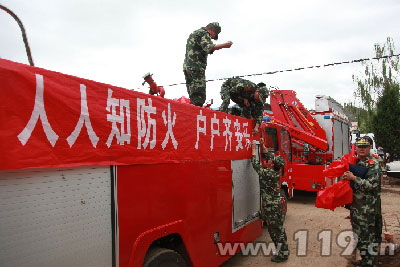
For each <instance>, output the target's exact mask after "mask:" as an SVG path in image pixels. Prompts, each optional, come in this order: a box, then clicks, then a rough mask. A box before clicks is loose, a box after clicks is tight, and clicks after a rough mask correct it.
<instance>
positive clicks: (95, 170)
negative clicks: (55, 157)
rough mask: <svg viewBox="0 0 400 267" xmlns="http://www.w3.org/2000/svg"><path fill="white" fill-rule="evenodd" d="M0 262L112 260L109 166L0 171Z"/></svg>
mask: <svg viewBox="0 0 400 267" xmlns="http://www.w3.org/2000/svg"><path fill="white" fill-rule="evenodd" d="M0 199H1V201H0V266H42V267H43V266H52V267H53V266H112V231H111V230H112V229H111V228H112V226H111V225H112V224H111V173H110V167H109V166H92V167H88V166H85V167H74V168H58V169H28V170H13V171H0Z"/></svg>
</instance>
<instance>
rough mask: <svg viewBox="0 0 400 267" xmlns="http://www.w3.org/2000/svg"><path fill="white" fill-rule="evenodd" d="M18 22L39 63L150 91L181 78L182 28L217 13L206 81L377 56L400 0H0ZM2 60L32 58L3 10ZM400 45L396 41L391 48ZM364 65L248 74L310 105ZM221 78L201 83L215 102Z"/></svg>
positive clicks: (399, 36) (170, 92)
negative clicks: (152, 84)
mask: <svg viewBox="0 0 400 267" xmlns="http://www.w3.org/2000/svg"><path fill="white" fill-rule="evenodd" d="M0 4H3V5H4V6H6V7H8V8H10V9H11V10H12V11H13V12H14V13H16V14H17V15H18V16H19V18H20V19H21V20H22V22H23V24H24V26H25V28H26V31H27V35H28V40H29V44H30V47H31V50H32V56H33V59H34V62H35V65H36V66H37V67H41V68H45V69H48V70H53V71H58V72H62V73H65V74H70V75H74V76H78V77H82V78H86V79H91V80H95V81H98V82H103V83H107V84H111V85H114V86H119V87H124V88H129V89H136V90H138V91H142V92H147V91H148V89H147V87H144V86H142V85H141V83H142V81H143V79H142V76H143V75H144V74H145V73H147V72H152V73H154V75H153V78H154V80H155V81H156V82H157V83H158V84H159V85H168V84H173V83H180V82H184V81H185V79H184V76H183V72H182V64H183V59H184V55H185V45H186V39H187V37H188V36H189V34H190V33H191V32H192V31H194V30H196V29H198V28H200V27H202V26H205V25H206V24H208V23H209V22H213V21H218V22H219V23H220V25H221V26H222V32H221V33H220V35H219V40H218V41H216V42H217V43H221V42H224V41H232V42H233V45H232V47H231V48H230V49H222V50H219V51H216V52H214V54H212V55H210V56H209V57H208V66H207V71H206V76H207V79H217V78H226V77H232V76H234V75H244V74H252V73H262V72H269V71H275V70H283V69H290V68H296V67H307V66H311V65H320V64H326V63H332V62H339V61H347V60H352V59H358V58H366V57H374V56H375V55H374V49H373V47H374V44H375V43H377V42H378V43H384V42H385V40H386V38H387V37H388V36H390V37H392V38H393V39H394V42H395V45H396V44H398V43H399V42H400V30H399V29H400V19H399V14H400V1H398V0H380V1H376V0H354V1H352V0H346V1H345V0H336V1H328V0H326V1H323V0H314V1H306V0H305V1H297V0H293V1H276V0H274V1H270V0H260V1H253V0H246V1H240V0H233V1H225V0H223V1H217V0H203V1H190V0H168V1H161V0H160V1H155V0H146V1H139V0H113V1H111V0H109V1H107V0H96V1H94V0H92V1H89V0H35V1H26V0H0ZM0 38H1V39H0V40H1V41H0V58H4V59H9V60H13V61H16V62H21V63H25V64H29V63H28V60H27V57H26V53H25V48H24V45H23V42H22V38H21V32H20V30H19V27H18V25H17V23H16V22H15V21H14V20H13V19H12V18H11V16H9V15H8V14H7V13H5V12H4V11H2V10H0ZM396 51H398V49H397V50H396ZM361 71H363V67H362V65H361V63H356V64H351V65H350V64H348V65H340V66H335V67H327V68H320V69H312V70H303V71H296V72H288V73H280V74H275V75H264V76H255V77H249V78H248V79H249V80H252V81H253V82H256V83H258V82H261V81H262V82H265V83H266V84H267V85H269V86H276V87H279V88H280V89H286V90H295V91H296V92H297V95H298V97H299V99H300V100H301V101H302V102H303V103H304V104H305V106H306V107H307V108H314V99H315V95H318V94H322V95H330V96H331V97H333V98H335V99H336V100H337V101H339V102H341V103H343V102H347V101H351V100H353V94H352V93H353V91H354V89H355V84H354V83H353V81H352V75H353V74H357V73H360V72H361ZM221 84H222V81H217V82H209V83H207V99H211V98H212V99H214V105H213V106H214V107H217V106H219V105H220V104H221V99H220V95H219V91H220V87H221ZM165 89H166V97H167V98H178V97H180V96H183V95H185V96H187V92H186V87H185V85H179V86H174V87H165Z"/></svg>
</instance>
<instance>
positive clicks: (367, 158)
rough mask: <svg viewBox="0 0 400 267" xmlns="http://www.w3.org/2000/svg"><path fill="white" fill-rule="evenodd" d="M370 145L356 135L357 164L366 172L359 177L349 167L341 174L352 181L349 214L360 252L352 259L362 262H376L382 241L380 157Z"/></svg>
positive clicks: (370, 264) (371, 264)
mask: <svg viewBox="0 0 400 267" xmlns="http://www.w3.org/2000/svg"><path fill="white" fill-rule="evenodd" d="M372 145H373V141H372V139H371V138H370V137H368V136H364V137H359V138H357V139H356V143H355V146H356V153H357V167H358V168H359V169H361V170H362V169H364V170H365V172H364V174H362V175H360V176H362V177H359V176H356V175H354V174H353V173H352V172H350V171H347V172H345V173H344V174H343V178H344V179H346V180H349V181H351V183H352V184H353V203H352V204H351V206H350V218H351V224H352V228H353V232H354V234H355V238H357V248H358V249H359V251H360V255H361V261H355V260H354V261H353V264H354V265H361V266H376V262H375V257H376V255H377V252H378V251H379V244H380V242H381V241H382V237H381V236H382V212H381V168H380V165H379V160H378V158H379V157H378V156H374V155H371V154H370V149H371V147H372ZM359 172H360V173H361V171H359Z"/></svg>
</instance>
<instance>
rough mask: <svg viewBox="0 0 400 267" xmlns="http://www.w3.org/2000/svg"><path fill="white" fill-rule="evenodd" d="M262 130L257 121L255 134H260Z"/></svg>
mask: <svg viewBox="0 0 400 267" xmlns="http://www.w3.org/2000/svg"><path fill="white" fill-rule="evenodd" d="M259 132H260V124H259V123H256V126H254V129H253V134H258V133H259Z"/></svg>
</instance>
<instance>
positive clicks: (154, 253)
mask: <svg viewBox="0 0 400 267" xmlns="http://www.w3.org/2000/svg"><path fill="white" fill-rule="evenodd" d="M143 267H186V262H185V260H184V259H183V258H182V256H181V255H180V254H179V253H178V252H176V251H174V250H172V249H167V248H159V247H154V248H150V249H149V251H147V254H146V258H145V259H144V262H143Z"/></svg>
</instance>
